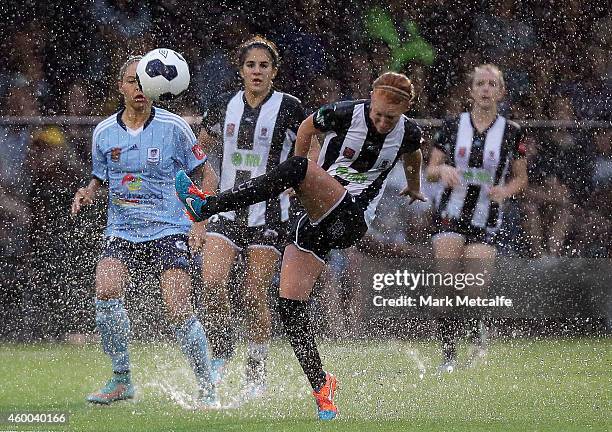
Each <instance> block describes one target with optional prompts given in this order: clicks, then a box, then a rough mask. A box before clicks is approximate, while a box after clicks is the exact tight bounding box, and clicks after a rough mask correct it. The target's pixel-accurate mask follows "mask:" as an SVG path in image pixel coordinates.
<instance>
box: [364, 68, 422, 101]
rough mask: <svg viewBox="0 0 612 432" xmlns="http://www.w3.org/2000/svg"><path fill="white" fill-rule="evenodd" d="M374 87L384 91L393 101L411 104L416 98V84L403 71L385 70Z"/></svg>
mask: <svg viewBox="0 0 612 432" xmlns="http://www.w3.org/2000/svg"><path fill="white" fill-rule="evenodd" d="M372 88H373V90H381V91H384V92H385V96H386V97H387V98H388V99H389V100H390V101H391V102H392V103H397V104H408V105H410V104H411V103H412V101H413V100H414V86H413V85H412V82H411V81H410V80H409V79H408V77H407V76H406V75H404V74H401V73H397V72H385V73H384V74H382V75H381V76H379V77H378V78H376V80H375V81H374V84H372Z"/></svg>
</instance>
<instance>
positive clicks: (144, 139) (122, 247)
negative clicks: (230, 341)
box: [72, 57, 219, 408]
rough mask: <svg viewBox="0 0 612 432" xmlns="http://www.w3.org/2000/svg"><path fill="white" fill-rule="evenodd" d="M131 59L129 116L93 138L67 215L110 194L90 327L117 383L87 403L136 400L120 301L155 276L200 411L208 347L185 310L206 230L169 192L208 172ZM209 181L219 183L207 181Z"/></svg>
mask: <svg viewBox="0 0 612 432" xmlns="http://www.w3.org/2000/svg"><path fill="white" fill-rule="evenodd" d="M140 58H141V57H131V58H130V59H128V61H127V62H126V63H125V64H124V65H123V67H122V68H121V71H120V73H119V81H118V85H119V91H120V93H121V94H122V95H123V97H124V100H125V108H123V109H121V110H120V111H119V112H118V113H117V114H114V115H112V116H111V117H109V118H107V119H106V120H103V121H102V122H101V123H99V124H98V126H97V127H96V128H95V130H94V133H93V142H92V159H93V172H92V179H91V181H90V182H89V185H87V187H84V188H80V189H79V190H78V191H77V192H76V195H75V197H74V202H73V204H72V214H73V215H74V214H76V213H78V211H79V210H80V208H81V206H83V205H86V204H91V203H92V202H93V200H94V197H95V195H96V192H97V191H98V189H99V188H100V186H101V185H102V184H106V185H107V187H108V223H107V227H106V231H105V236H106V248H105V250H104V252H103V253H102V256H101V258H100V261H99V262H98V265H97V268H96V299H95V306H96V324H97V327H98V330H99V331H100V335H101V338H102V347H103V349H104V352H105V353H106V354H108V355H109V356H110V357H111V360H112V367H113V376H112V378H111V379H110V380H109V381H108V383H107V384H106V386H104V387H103V388H102V389H101V390H99V391H97V392H95V393H93V394H91V395H89V396H88V397H87V400H88V401H89V402H92V403H99V404H109V403H111V402H114V401H117V400H123V399H130V398H132V397H133V396H134V387H133V385H132V382H131V377H130V356H129V351H128V339H129V333H130V321H129V319H128V316H127V313H126V310H125V308H124V306H123V300H122V297H123V294H124V291H125V287H126V285H127V283H128V281H129V278H130V272H131V271H134V270H135V269H137V268H141V267H142V266H143V265H144V266H146V269H147V271H149V272H154V273H155V274H157V275H159V279H160V286H161V292H162V297H163V299H164V303H165V305H166V311H167V317H168V319H169V321H170V322H171V323H172V324H173V325H174V327H175V334H176V338H177V341H178V343H179V345H180V347H181V349H182V351H183V353H184V354H185V356H186V357H187V359H188V361H189V363H190V365H191V366H192V368H193V370H194V372H195V374H196V377H197V380H198V383H199V385H200V395H199V401H200V403H201V404H202V406H203V407H209V408H214V407H216V406H218V404H219V402H218V398H217V394H216V389H215V388H214V385H213V384H212V383H211V380H210V357H209V354H208V341H207V339H206V336H205V334H204V330H203V328H202V325H201V324H200V322H199V321H198V319H197V318H196V316H195V314H194V311H193V307H192V304H191V280H190V276H189V273H188V267H189V258H190V250H192V251H197V250H199V249H200V248H201V247H202V245H203V242H204V236H205V232H206V229H205V227H204V225H203V224H202V223H194V224H192V223H191V222H190V221H189V220H188V219H187V218H186V217H185V215H184V214H183V206H182V204H181V203H180V202H179V200H178V199H177V197H176V194H175V191H174V177H175V174H176V173H177V172H178V171H179V170H180V169H184V170H187V171H190V172H192V173H193V174H194V176H195V177H196V178H202V177H203V176H204V172H205V170H208V169H209V168H207V166H208V164H205V163H204V162H206V156H205V155H204V153H203V152H202V150H201V149H200V147H199V146H198V144H197V140H196V137H195V135H194V134H193V132H192V130H191V128H190V127H189V125H188V124H187V123H186V122H185V121H184V120H183V119H181V117H179V116H177V115H176V114H173V113H171V112H169V111H166V110H163V109H160V108H155V107H153V106H152V104H151V101H150V100H148V99H147V98H146V97H145V96H144V95H143V94H142V92H141V91H140V89H139V86H138V82H137V80H136V66H137V64H138V61H139V60H140ZM209 175H215V174H214V173H213V174H209Z"/></svg>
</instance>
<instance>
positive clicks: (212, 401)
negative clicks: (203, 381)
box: [198, 386, 221, 410]
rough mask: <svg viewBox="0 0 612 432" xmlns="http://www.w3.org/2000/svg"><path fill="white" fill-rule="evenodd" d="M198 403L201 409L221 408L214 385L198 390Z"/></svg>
mask: <svg viewBox="0 0 612 432" xmlns="http://www.w3.org/2000/svg"><path fill="white" fill-rule="evenodd" d="M198 405H199V407H200V408H201V409H203V410H216V409H220V408H221V402H220V401H219V396H218V395H217V390H216V388H215V387H214V386H213V387H212V388H211V389H200V390H199V392H198Z"/></svg>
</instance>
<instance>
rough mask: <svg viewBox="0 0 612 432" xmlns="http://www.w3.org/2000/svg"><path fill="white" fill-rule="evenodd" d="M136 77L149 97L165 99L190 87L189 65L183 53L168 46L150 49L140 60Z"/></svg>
mask: <svg viewBox="0 0 612 432" xmlns="http://www.w3.org/2000/svg"><path fill="white" fill-rule="evenodd" d="M136 79H137V80H138V85H139V86H140V88H141V90H142V92H143V93H144V95H145V96H146V97H148V98H149V99H153V100H156V101H165V100H170V99H174V98H176V97H178V96H180V95H181V93H183V92H184V91H185V90H187V87H189V79H190V76H189V66H188V65H187V62H186V61H185V59H184V58H183V56H182V55H180V54H179V53H177V52H176V51H173V50H171V49H168V48H157V49H154V50H153V51H149V52H148V53H147V54H145V55H144V57H143V58H142V59H141V60H140V61H139V62H138V66H137V67H136Z"/></svg>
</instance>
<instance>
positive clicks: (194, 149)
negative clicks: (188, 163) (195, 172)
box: [191, 144, 206, 160]
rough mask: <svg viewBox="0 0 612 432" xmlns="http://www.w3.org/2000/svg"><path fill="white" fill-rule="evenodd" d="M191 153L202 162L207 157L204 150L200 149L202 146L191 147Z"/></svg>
mask: <svg viewBox="0 0 612 432" xmlns="http://www.w3.org/2000/svg"><path fill="white" fill-rule="evenodd" d="M191 151H192V152H193V154H194V156H195V157H196V159H197V160H202V159H204V158H205V157H206V154H205V153H204V150H202V147H200V144H195V145H194V146H193V147H191Z"/></svg>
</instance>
